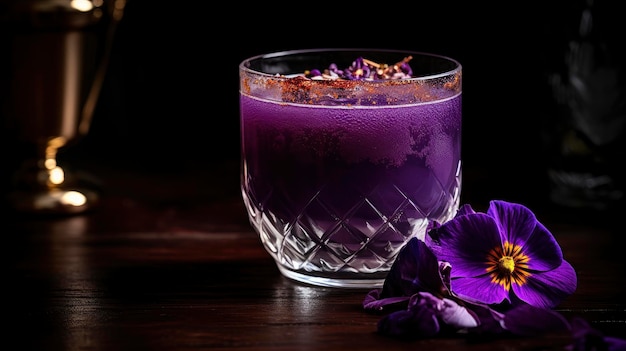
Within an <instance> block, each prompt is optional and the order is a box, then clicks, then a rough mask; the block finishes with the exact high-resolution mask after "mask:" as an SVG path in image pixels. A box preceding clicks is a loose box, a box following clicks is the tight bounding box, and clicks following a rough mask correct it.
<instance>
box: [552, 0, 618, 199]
mask: <svg viewBox="0 0 626 351" xmlns="http://www.w3.org/2000/svg"><path fill="white" fill-rule="evenodd" d="M603 10H604V9H603ZM596 11H597V4H594V1H593V0H586V1H585V3H584V6H583V7H582V10H581V12H579V15H580V21H579V27H578V32H577V33H576V35H573V36H572V37H571V38H570V40H569V41H568V43H567V46H566V47H565V49H564V50H563V51H562V52H559V53H558V54H559V55H561V56H560V61H558V63H557V65H556V67H552V71H550V72H548V85H549V88H550V92H551V103H552V106H551V108H552V109H551V110H550V111H551V112H550V113H551V114H550V115H549V116H548V118H547V119H546V121H545V122H546V124H545V125H544V129H543V131H544V133H543V137H544V144H545V146H546V147H547V151H548V152H547V155H548V170H547V172H548V178H549V183H550V191H551V193H550V198H551V200H552V201H553V202H554V203H556V204H558V205H562V206H567V207H577V208H588V209H596V210H601V211H604V210H607V209H610V208H613V207H615V206H616V205H617V204H619V203H622V202H623V200H624V166H623V165H622V162H623V161H624V160H625V157H624V155H625V152H624V150H625V145H624V139H625V138H624V135H625V130H626V127H625V126H626V85H625V83H626V80H625V77H624V68H625V65H624V62H623V56H620V54H621V52H620V51H619V50H623V49H621V46H623V45H622V44H618V43H617V42H614V41H612V40H610V35H613V34H614V33H609V32H607V30H610V29H611V26H610V25H609V24H610V23H603V24H604V26H602V27H601V26H599V24H600V21H609V18H608V17H600V16H598V15H597V12H596ZM600 28H602V29H603V30H600Z"/></svg>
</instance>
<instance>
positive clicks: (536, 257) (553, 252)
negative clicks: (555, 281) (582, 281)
mask: <svg viewBox="0 0 626 351" xmlns="http://www.w3.org/2000/svg"><path fill="white" fill-rule="evenodd" d="M522 251H523V252H524V253H525V254H526V255H527V256H528V257H530V260H529V261H528V268H529V269H530V270H533V271H549V270H552V269H555V268H556V267H558V266H559V265H561V262H562V261H563V252H562V251H561V247H560V246H559V244H558V243H557V241H556V239H555V238H554V236H553V235H552V233H550V231H548V229H546V227H544V226H543V224H541V223H539V222H537V225H536V226H535V228H534V230H533V232H532V234H531V236H530V237H529V238H528V239H527V241H526V243H525V244H522Z"/></svg>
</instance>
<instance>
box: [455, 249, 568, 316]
mask: <svg viewBox="0 0 626 351" xmlns="http://www.w3.org/2000/svg"><path fill="white" fill-rule="evenodd" d="M577 284H578V279H577V277H576V271H575V270H574V268H573V267H572V265H571V264H569V262H567V261H565V260H563V261H562V263H561V265H560V266H559V267H558V268H556V269H554V270H551V271H548V272H542V273H540V274H533V275H531V276H530V277H528V278H527V280H526V284H524V285H521V286H520V285H517V284H513V285H512V289H513V292H514V293H515V295H516V296H517V297H518V298H519V299H520V300H522V301H525V302H526V303H528V304H530V305H533V306H536V307H542V308H554V307H556V306H557V305H558V304H560V303H561V302H562V301H563V300H564V299H565V298H566V297H568V296H569V295H571V294H573V293H574V291H576V286H577ZM453 290H454V287H453Z"/></svg>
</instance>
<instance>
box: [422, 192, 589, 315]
mask: <svg viewBox="0 0 626 351" xmlns="http://www.w3.org/2000/svg"><path fill="white" fill-rule="evenodd" d="M428 237H429V238H428V239H427V241H428V243H429V246H430V248H431V249H432V251H433V252H434V253H435V255H436V256H437V258H438V259H439V260H441V261H445V262H448V263H450V265H451V266H452V269H451V271H450V274H451V279H450V289H451V290H452V291H454V293H455V294H457V295H458V296H459V297H462V298H465V299H468V300H473V301H477V302H480V303H485V304H501V303H509V304H512V305H515V304H519V303H520V302H524V303H528V304H530V305H533V306H537V307H542V308H554V307H556V306H557V305H558V304H559V303H561V302H562V300H563V299H565V298H566V297H567V296H569V295H571V294H572V293H573V292H574V291H575V290H576V285H577V278H576V272H575V271H574V268H573V267H572V266H571V265H570V264H569V263H568V262H567V261H566V260H564V259H563V253H562V252H561V248H560V247H559V245H558V243H557V242H556V239H555V238H554V236H553V235H552V233H550V231H548V230H547V229H546V228H545V227H544V226H543V225H542V224H541V223H540V222H539V221H538V220H537V219H536V217H535V215H534V214H533V213H532V212H531V211H530V210H529V209H528V208H526V207H525V206H523V205H519V204H513V203H508V202H505V201H491V202H490V205H489V208H488V210H487V213H476V212H475V211H473V210H472V208H471V207H470V206H469V205H464V206H463V208H462V210H461V211H459V213H458V214H457V216H455V218H453V219H451V220H450V221H448V222H446V223H444V224H441V225H440V226H436V227H435V228H433V229H432V230H430V231H429V232H428Z"/></svg>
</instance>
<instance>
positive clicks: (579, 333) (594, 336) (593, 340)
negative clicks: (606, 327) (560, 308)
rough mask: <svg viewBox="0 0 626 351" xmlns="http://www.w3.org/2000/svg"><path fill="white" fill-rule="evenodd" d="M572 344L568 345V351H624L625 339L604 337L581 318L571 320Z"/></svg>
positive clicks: (625, 347) (625, 346)
mask: <svg viewBox="0 0 626 351" xmlns="http://www.w3.org/2000/svg"><path fill="white" fill-rule="evenodd" d="M572 337H573V343H572V344H571V345H568V347H567V348H566V350H568V351H587V350H607V351H625V350H626V339H620V338H616V337H612V336H605V335H604V333H602V332H601V331H599V330H598V329H595V328H593V327H592V326H591V325H590V324H589V322H587V321H586V320H585V319H583V318H582V317H574V318H573V319H572Z"/></svg>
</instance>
